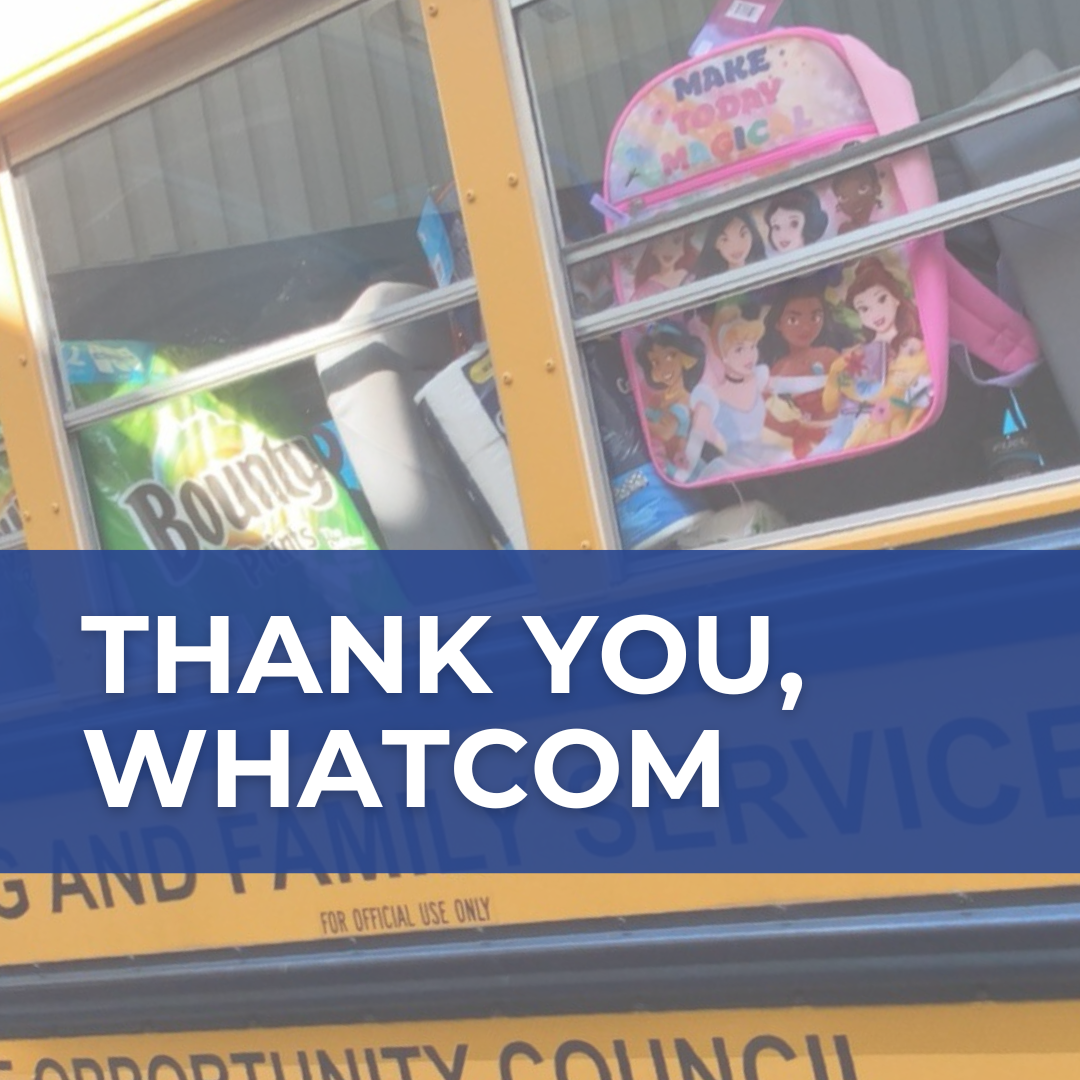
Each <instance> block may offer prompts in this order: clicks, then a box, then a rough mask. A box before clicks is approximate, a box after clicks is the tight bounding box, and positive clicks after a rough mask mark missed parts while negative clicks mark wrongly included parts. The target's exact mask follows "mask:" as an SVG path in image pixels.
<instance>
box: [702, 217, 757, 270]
mask: <svg viewBox="0 0 1080 1080" xmlns="http://www.w3.org/2000/svg"><path fill="white" fill-rule="evenodd" d="M764 258H765V241H764V240H763V239H762V238H761V233H760V232H758V227H757V224H756V223H755V221H754V217H753V215H752V214H751V213H750V211H749V210H731V211H729V212H728V213H726V214H721V215H720V216H719V217H718V218H716V219H714V220H713V222H712V224H711V225H709V228H708V230H707V232H706V233H705V241H704V243H703V245H702V248H701V256H700V257H699V258H698V262H697V267H696V269H695V271H694V276H695V277H696V278H697V279H698V280H699V281H700V280H701V279H702V278H707V277H712V276H713V275H714V274H722V273H723V272H724V271H725V270H741V269H742V268H743V267H744V266H748V265H749V264H750V263H756V262H761V260H762V259H764Z"/></svg>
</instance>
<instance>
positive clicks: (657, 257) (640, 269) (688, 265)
mask: <svg viewBox="0 0 1080 1080" xmlns="http://www.w3.org/2000/svg"><path fill="white" fill-rule="evenodd" d="M696 262H697V249H696V248H695V247H694V245H693V242H692V241H691V239H690V235H689V233H686V232H675V233H667V234H665V235H663V236H658V237H656V238H655V239H654V240H650V241H649V243H648V244H647V245H646V246H645V251H644V253H643V254H642V256H641V260H640V262H638V265H637V269H636V270H635V271H634V293H633V296H632V298H631V299H633V300H643V299H644V298H645V297H648V296H657V295H658V294H660V293H663V292H667V290H668V289H675V288H678V286H680V285H685V284H686V283H687V282H688V281H689V280H690V278H691V274H692V272H693V268H694V264H695V263H696Z"/></svg>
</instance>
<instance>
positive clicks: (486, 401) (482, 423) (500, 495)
mask: <svg viewBox="0 0 1080 1080" xmlns="http://www.w3.org/2000/svg"><path fill="white" fill-rule="evenodd" d="M416 403H417V405H418V406H419V408H420V412H421V415H422V416H423V417H424V419H425V421H426V422H427V423H428V425H429V426H430V428H431V430H432V433H433V434H434V435H435V438H436V440H437V441H438V442H439V443H441V444H442V446H443V448H444V450H445V452H446V454H447V458H448V464H449V466H450V468H451V470H452V471H453V472H455V473H456V474H457V476H458V479H459V481H460V482H461V483H462V484H463V486H464V487H465V490H466V491H467V492H468V495H469V498H470V499H471V500H472V501H473V504H474V505H475V507H476V509H477V511H478V513H479V514H480V517H481V518H482V520H483V521H484V523H485V524H486V525H487V527H488V530H489V531H490V533H491V536H492V540H493V541H494V542H495V544H496V545H497V546H498V547H511V548H516V549H524V548H526V547H527V546H528V541H527V540H526V538H525V522H524V519H523V518H522V516H521V506H520V503H519V502H518V494H517V485H516V484H515V482H514V470H513V466H512V465H511V463H510V449H509V447H508V446H507V442H506V433H505V431H504V429H503V419H502V410H501V409H500V407H499V395H498V392H497V390H496V388H495V375H494V371H493V369H492V366H491V356H490V354H489V353H488V352H487V349H486V347H483V346H481V347H478V348H477V349H474V350H472V351H471V352H469V353H467V354H466V355H465V356H462V357H461V358H459V359H458V360H455V361H454V362H453V363H452V364H450V365H449V366H448V367H447V368H445V369H444V370H443V371H441V372H440V373H439V374H438V375H436V376H435V377H434V378H433V379H431V380H430V381H429V382H428V383H426V384H425V385H424V386H423V387H422V388H421V390H420V392H419V393H418V394H417V395H416Z"/></svg>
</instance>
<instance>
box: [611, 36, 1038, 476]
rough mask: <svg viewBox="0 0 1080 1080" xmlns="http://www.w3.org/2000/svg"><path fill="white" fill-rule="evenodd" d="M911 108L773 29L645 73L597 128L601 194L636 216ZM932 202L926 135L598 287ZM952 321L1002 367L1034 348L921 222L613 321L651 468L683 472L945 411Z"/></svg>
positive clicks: (854, 438) (774, 247)
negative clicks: (816, 269) (861, 253)
mask: <svg viewBox="0 0 1080 1080" xmlns="http://www.w3.org/2000/svg"><path fill="white" fill-rule="evenodd" d="M917 120H918V112H917V109H916V106H915V99H914V95H913V93H912V89H911V84H910V83H909V82H908V80H907V79H906V78H905V77H904V76H903V75H902V74H901V73H900V72H898V71H896V70H894V69H893V68H890V67H889V66H887V65H886V64H885V63H884V62H883V61H882V60H881V59H880V58H879V57H878V56H876V55H875V54H874V53H873V52H872V51H871V50H870V49H869V48H868V47H867V46H866V45H864V44H863V43H862V42H860V41H857V40H855V39H853V38H850V37H842V36H836V35H833V34H828V33H825V32H822V31H818V30H811V29H781V30H774V31H772V32H769V33H765V34H762V35H759V36H756V37H753V38H748V39H746V40H744V41H742V42H739V43H738V44H735V45H728V46H725V47H723V48H720V49H718V50H716V51H714V52H710V53H708V54H706V55H704V56H699V57H695V58H693V59H691V60H687V61H686V62H684V63H681V64H679V65H677V66H676V67H674V68H671V69H670V70H668V71H666V72H664V73H663V74H662V75H659V76H658V77H657V78H655V79H653V80H652V81H651V82H650V83H648V84H647V85H646V86H645V87H643V88H642V89H641V90H640V91H639V92H638V93H637V95H636V96H635V97H634V99H633V100H632V101H631V102H630V104H629V105H628V106H627V108H626V110H625V111H624V112H623V115H622V116H621V117H620V119H619V121H618V123H617V124H616V125H615V129H614V131H613V133H612V136H611V141H610V143H609V146H608V151H607V162H606V166H605V192H604V197H605V200H606V201H607V203H608V204H609V205H610V207H611V208H613V211H614V214H613V216H618V217H625V218H629V219H630V220H641V219H644V218H647V217H648V216H650V215H651V214H653V213H655V212H656V211H658V210H661V209H672V208H673V207H677V206H679V205H680V204H684V203H686V202H688V201H690V200H692V199H693V198H694V197H695V196H700V194H701V193H703V192H705V191H710V192H720V191H724V190H725V189H733V188H736V187H738V186H739V185H742V184H745V183H747V182H748V181H751V180H755V179H761V178H762V177H765V176H768V175H771V174H775V173H779V172H783V171H784V170H785V169H787V168H789V167H791V166H793V165H796V164H800V163H804V162H807V161H809V160H811V159H813V158H815V157H820V156H822V155H823V154H828V153H830V152H834V151H837V150H839V149H841V148H842V147H844V146H847V145H849V144H851V143H855V142H862V141H865V140H868V139H872V138H874V137H875V136H877V135H883V134H886V133H888V132H891V131H895V130H897V129H899V128H903V127H907V126H909V125H910V124H912V123H914V122H915V121H917ZM936 201H937V190H936V186H935V182H934V175H933V171H932V169H931V165H930V159H929V156H928V154H927V153H926V152H925V151H917V152H909V153H906V154H903V155H901V156H898V157H896V158H894V159H891V160H888V161H882V162H878V163H876V164H874V165H864V166H860V167H858V168H854V169H852V170H850V171H849V172H847V173H844V174H842V175H840V176H837V177H835V178H834V179H833V180H831V181H824V182H821V183H818V184H813V185H808V186H805V187H802V188H799V189H796V190H794V191H792V192H790V193H788V194H787V195H783V196H779V197H777V198H774V199H771V200H768V201H766V202H765V203H763V204H761V205H754V206H751V207H748V208H746V209H744V210H738V211H734V212H729V213H726V214H721V215H719V216H718V217H717V218H715V219H713V220H712V221H710V222H706V223H705V224H703V225H701V226H698V227H696V228H693V229H689V230H686V231H684V232H683V233H678V234H668V235H666V236H663V237H659V238H657V239H654V240H652V241H649V242H647V243H645V244H642V245H640V246H639V247H637V248H636V249H634V250H632V251H630V252H629V253H625V254H623V255H620V256H618V257H616V259H615V264H614V268H613V275H614V285H615V292H616V296H617V297H618V299H619V300H620V302H626V301H631V300H636V299H641V298H643V297H648V296H655V295H658V294H660V293H662V292H664V291H666V290H668V289H671V288H675V287H677V286H679V285H682V284H685V283H687V282H689V281H692V280H695V279H697V280H702V279H704V278H707V277H711V276H712V275H713V274H716V273H722V272H724V271H726V270H732V269H737V268H740V267H743V266H746V265H748V264H749V263H753V262H758V261H761V260H765V259H768V258H770V257H771V256H774V255H777V254H781V253H784V252H787V251H791V250H794V249H795V248H799V247H803V246H806V245H808V244H812V243H814V242H816V241H819V240H823V239H827V238H829V237H834V236H837V235H839V234H841V233H847V232H850V231H852V230H855V229H858V228H862V227H864V226H866V225H869V224H871V223H872V222H876V221H882V220H885V219H887V218H890V217H894V216H896V215H898V214H901V213H903V212H905V211H907V210H917V209H920V208H922V207H926V206H930V205H932V204H934V203H935V202H936ZM609 227H612V228H614V227H616V226H614V225H611V226H609ZM950 338H954V339H956V340H958V341H960V342H962V343H963V344H964V345H966V346H967V348H968V349H969V350H970V351H971V353H973V354H974V355H976V356H978V357H980V358H981V359H982V360H984V361H986V362H987V363H989V364H990V365H991V366H992V367H994V368H996V369H997V370H998V371H1000V372H1003V373H1006V374H1012V373H1017V372H1022V371H1023V370H1024V369H1025V368H1026V367H1028V366H1030V365H1032V364H1033V363H1034V362H1035V361H1036V358H1037V356H1038V351H1039V349H1038V344H1037V342H1036V339H1035V335H1034V332H1033V330H1032V328H1031V326H1030V325H1029V324H1028V323H1027V321H1026V320H1025V319H1023V318H1022V317H1021V316H1020V315H1018V314H1017V313H1016V312H1015V311H1013V310H1012V309H1011V308H1010V307H1008V306H1007V305H1006V304H1005V303H1004V302H1003V301H1002V300H1001V299H1000V298H999V297H998V296H996V295H995V294H994V293H992V292H990V291H989V290H988V289H986V288H985V287H984V286H983V285H981V284H980V283H979V282H978V281H977V280H976V279H975V278H974V277H972V276H971V274H970V273H968V271H966V270H965V269H964V268H963V267H962V266H961V265H960V264H959V263H957V262H956V261H955V260H954V259H952V257H951V256H949V255H948V254H947V253H946V250H945V243H944V238H943V237H942V236H941V235H937V236H932V237H927V238H925V239H921V240H917V241H913V242H911V243H908V244H903V245H897V246H894V247H892V248H887V249H885V250H883V251H881V252H880V253H879V254H877V255H875V256H872V257H868V258H863V259H858V260H856V261H854V262H852V263H850V264H845V265H840V266H836V267H833V268H831V269H830V270H828V271H824V272H820V273H817V274H814V275H810V276H808V277H804V278H799V279H796V280H791V281H787V282H785V283H784V284H783V285H781V286H778V287H773V288H769V289H763V290H758V291H757V292H755V293H751V294H744V295H741V296H737V297H733V298H731V299H730V300H727V301H721V302H719V303H717V304H715V305H710V306H709V307H708V308H707V309H700V310H698V311H696V312H693V313H684V314H683V315H681V316H677V317H672V318H664V319H661V320H658V321H657V322H655V323H653V324H650V325H649V326H641V327H636V328H634V329H632V330H628V331H624V333H623V335H622V342H623V352H624V355H625V358H626V362H627V367H628V369H629V372H630V381H631V384H632V386H633V389H634V397H635V400H636V402H637V407H638V411H639V414H640V417H641V420H642V423H643V427H644V429H645V431H646V433H647V436H648V443H649V447H650V452H651V455H652V458H653V462H654V464H655V465H656V467H657V470H658V471H659V473H660V474H661V475H662V476H664V477H665V478H666V479H667V480H668V481H669V482H671V483H673V484H676V485H678V486H682V487H700V486H705V485H709V484H716V483H724V482H728V481H732V480H741V479H747V478H750V477H755V476H764V475H768V474H771V473H775V472H780V471H787V470H791V469H796V468H804V467H807V466H810V465H816V464H825V463H827V462H830V461H836V460H839V459H841V458H847V457H851V456H854V455H856V454H865V453H869V452H871V451H873V450H879V449H882V448H884V447H887V446H891V445H893V444H895V443H897V442H899V441H901V440H903V439H906V438H909V437H910V436H912V435H914V434H916V433H917V432H919V431H921V430H922V429H923V428H925V427H927V426H928V425H930V424H932V423H933V422H934V421H935V420H936V419H937V417H938V416H939V415H940V413H941V410H942V409H943V408H944V405H945V391H946V383H947V374H948V355H949V343H950Z"/></svg>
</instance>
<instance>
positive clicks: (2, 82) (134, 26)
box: [0, 0, 222, 102]
mask: <svg viewBox="0 0 1080 1080" xmlns="http://www.w3.org/2000/svg"><path fill="white" fill-rule="evenodd" d="M212 4H214V5H216V6H217V7H221V6H222V3H221V0H35V2H34V3H33V4H24V5H22V6H21V8H20V11H19V15H18V18H17V20H13V21H12V23H11V24H10V25H9V26H8V31H7V32H6V33H5V34H4V35H3V36H2V38H0V102H5V101H8V100H10V99H12V98H16V97H18V96H19V95H21V94H24V93H26V92H27V91H28V90H29V89H31V88H32V87H35V86H38V85H40V84H42V83H45V82H48V81H49V80H51V79H54V78H56V77H57V76H58V75H60V74H62V73H63V72H65V71H69V70H71V69H73V68H75V67H78V66H80V65H82V64H85V63H86V62H87V61H88V60H89V59H90V58H92V57H93V56H95V55H99V54H104V53H108V52H109V51H110V50H112V49H114V48H115V47H116V46H117V45H118V44H120V43H121V42H123V41H125V40H128V39H130V38H132V37H134V36H136V35H138V34H141V33H144V32H145V31H147V30H148V29H151V28H153V27H155V26H161V25H162V24H164V23H166V22H168V21H169V20H171V19H174V18H175V17H176V16H178V15H186V14H188V13H190V12H191V11H193V10H194V9H195V8H199V7H202V8H207V9H209V8H210V7H211V5H212Z"/></svg>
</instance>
